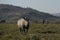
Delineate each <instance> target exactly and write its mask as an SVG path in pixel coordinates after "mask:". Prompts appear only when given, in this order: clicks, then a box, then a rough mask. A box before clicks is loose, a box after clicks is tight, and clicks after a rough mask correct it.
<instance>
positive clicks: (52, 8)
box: [0, 0, 60, 14]
mask: <svg viewBox="0 0 60 40" xmlns="http://www.w3.org/2000/svg"><path fill="white" fill-rule="evenodd" d="M0 4H10V5H14V6H20V7H25V8H26V7H29V8H33V9H36V10H38V11H42V12H47V13H51V14H52V13H60V0H0Z"/></svg>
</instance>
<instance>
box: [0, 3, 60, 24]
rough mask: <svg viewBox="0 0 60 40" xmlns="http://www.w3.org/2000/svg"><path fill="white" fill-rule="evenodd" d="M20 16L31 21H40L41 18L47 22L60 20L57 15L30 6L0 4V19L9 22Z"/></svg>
mask: <svg viewBox="0 0 60 40" xmlns="http://www.w3.org/2000/svg"><path fill="white" fill-rule="evenodd" d="M22 16H26V17H29V18H30V21H32V22H35V21H37V22H41V21H42V20H43V19H44V20H45V19H47V20H48V21H49V22H57V21H59V20H60V18H59V17H56V16H53V15H51V14H49V13H45V12H40V11H37V10H35V9H32V8H23V7H18V6H13V5H8V4H0V20H6V22H9V23H10V22H16V21H17V20H18V19H19V18H21V17H22Z"/></svg>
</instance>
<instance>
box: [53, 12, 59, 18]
mask: <svg viewBox="0 0 60 40" xmlns="http://www.w3.org/2000/svg"><path fill="white" fill-rule="evenodd" d="M52 15H54V16H58V17H60V13H53V14H52Z"/></svg>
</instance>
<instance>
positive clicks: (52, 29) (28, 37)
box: [0, 23, 60, 40]
mask: <svg viewBox="0 0 60 40" xmlns="http://www.w3.org/2000/svg"><path fill="white" fill-rule="evenodd" d="M0 40H60V24H31V25H30V29H29V31H28V33H27V34H24V33H20V32H19V30H18V27H17V25H16V24H3V23H2V24H0Z"/></svg>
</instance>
